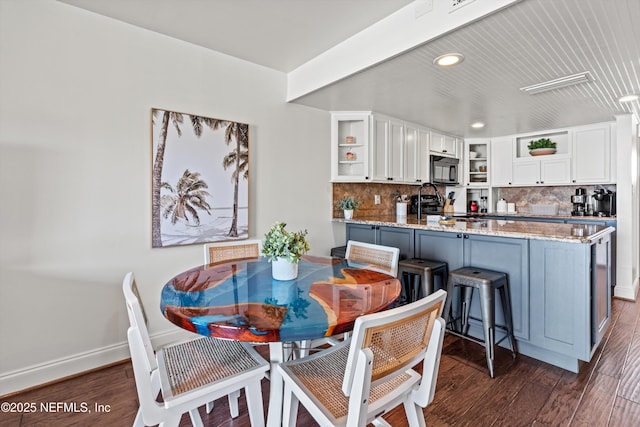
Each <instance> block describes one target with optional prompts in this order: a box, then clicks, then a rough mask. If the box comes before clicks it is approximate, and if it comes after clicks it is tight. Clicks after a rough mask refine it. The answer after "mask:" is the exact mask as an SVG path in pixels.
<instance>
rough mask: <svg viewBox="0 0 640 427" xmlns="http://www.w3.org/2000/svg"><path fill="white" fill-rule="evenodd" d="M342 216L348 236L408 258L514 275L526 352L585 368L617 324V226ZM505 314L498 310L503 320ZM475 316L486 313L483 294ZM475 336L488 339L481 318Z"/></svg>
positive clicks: (517, 326) (516, 314) (519, 333)
mask: <svg viewBox="0 0 640 427" xmlns="http://www.w3.org/2000/svg"><path fill="white" fill-rule="evenodd" d="M334 221H342V222H345V223H346V227H347V230H346V236H347V240H360V241H366V242H370V243H377V244H381V245H388V246H395V247H399V248H400V253H401V256H402V257H406V258H410V257H415V258H426V259H433V260H439V261H445V262H447V263H448V264H449V269H450V270H452V269H456V268H459V267H463V266H474V267H479V268H486V269H490V270H496V271H502V272H505V273H507V274H508V276H509V286H510V290H511V304H512V308H513V324H514V335H515V337H516V340H517V346H518V352H519V353H521V354H524V355H527V356H530V357H533V358H535V359H538V360H542V361H544V362H547V363H550V364H552V365H555V366H559V367H561V368H564V369H567V370H570V371H572V372H578V371H579V369H580V365H581V363H583V362H589V361H590V360H591V357H592V356H593V354H594V352H595V350H596V348H597V347H598V344H599V343H600V341H601V340H602V337H603V336H604V333H605V332H606V330H607V328H608V326H609V323H610V317H611V269H612V266H611V233H612V232H614V231H615V229H614V228H613V227H609V226H603V225H595V224H564V223H562V224H557V223H545V222H535V221H509V220H492V219H478V218H466V219H464V218H463V219H457V220H456V221H455V223H454V224H451V225H441V224H439V223H437V222H434V223H426V222H425V220H424V219H423V220H422V221H421V222H420V223H418V221H417V220H416V218H415V217H411V216H409V217H407V218H406V219H404V218H402V219H401V220H400V221H397V220H396V218H391V217H376V218H374V217H367V218H356V219H353V220H343V219H334ZM436 285H438V284H437V283H436ZM454 298H457V296H454ZM498 300H499V299H498ZM498 304H499V302H498ZM501 313H502V310H501V309H500V308H499V307H498V308H497V309H496V322H497V323H502V320H503V319H502V318H501V317H500V316H501ZM471 315H472V316H473V317H476V318H479V317H480V308H479V304H478V298H474V300H473V304H472V307H471ZM470 333H471V334H472V335H475V336H477V337H482V329H481V325H480V322H479V321H476V322H475V323H472V326H471V329H470ZM497 338H498V340H499V339H500V338H501V337H500V336H498V337H497Z"/></svg>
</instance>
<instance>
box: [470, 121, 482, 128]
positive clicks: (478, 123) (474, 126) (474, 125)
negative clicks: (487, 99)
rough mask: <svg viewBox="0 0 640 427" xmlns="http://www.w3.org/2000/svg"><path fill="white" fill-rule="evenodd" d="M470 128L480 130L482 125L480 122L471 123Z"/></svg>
mask: <svg viewBox="0 0 640 427" xmlns="http://www.w3.org/2000/svg"><path fill="white" fill-rule="evenodd" d="M471 127H472V128H474V129H482V128H483V127H484V123H482V122H473V123H471Z"/></svg>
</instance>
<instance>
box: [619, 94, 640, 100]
mask: <svg viewBox="0 0 640 427" xmlns="http://www.w3.org/2000/svg"><path fill="white" fill-rule="evenodd" d="M638 98H640V96H638V95H635V94H630V95H625V96H621V97H620V98H618V101H619V102H633V101H636V100H637V99H638Z"/></svg>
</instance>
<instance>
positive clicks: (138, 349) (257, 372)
mask: <svg viewBox="0 0 640 427" xmlns="http://www.w3.org/2000/svg"><path fill="white" fill-rule="evenodd" d="M122 287H123V293H124V296H125V301H126V305H127V314H128V316H129V323H130V327H129V329H128V331H127V337H128V341H129V349H130V352H131V362H132V365H133V371H134V377H135V381H136V389H137V391H138V399H139V401H140V407H139V409H138V413H137V414H136V418H135V421H134V424H133V425H134V426H143V425H147V426H149V425H156V424H160V425H161V426H171V425H175V426H177V425H178V424H179V422H180V418H181V417H182V414H184V413H185V412H188V413H189V415H190V417H191V421H192V423H193V425H194V426H202V425H203V424H202V419H201V417H200V414H199V412H198V407H200V406H202V405H205V404H207V403H209V402H213V401H214V400H216V399H219V398H221V397H224V396H229V405H230V407H232V405H234V403H235V406H236V408H235V414H234V410H233V408H232V409H231V413H232V417H234V418H235V417H237V416H238V408H237V397H238V396H239V394H240V390H242V389H244V391H245V396H246V399H247V408H248V411H249V420H250V422H251V425H252V426H258V427H262V426H264V413H263V405H262V391H261V384H260V382H261V380H262V378H264V376H265V374H266V372H267V371H268V369H269V362H267V361H266V360H264V359H263V358H262V357H261V356H260V355H259V354H258V353H257V352H256V351H255V350H254V349H253V348H252V347H251V346H250V345H247V344H245V343H240V342H237V341H230V340H219V339H215V338H208V337H203V338H199V339H194V340H191V341H187V342H184V343H180V344H174V345H170V346H166V347H163V348H161V349H158V350H157V351H154V349H153V347H152V345H151V339H150V337H149V332H148V330H147V325H146V318H145V313H144V310H143V308H142V305H141V303H140V299H139V294H138V291H137V286H136V283H135V279H134V276H133V273H127V275H126V276H125V278H124V281H123V286H122ZM159 394H160V395H161V396H162V401H161V402H158V401H157V397H158V395H159Z"/></svg>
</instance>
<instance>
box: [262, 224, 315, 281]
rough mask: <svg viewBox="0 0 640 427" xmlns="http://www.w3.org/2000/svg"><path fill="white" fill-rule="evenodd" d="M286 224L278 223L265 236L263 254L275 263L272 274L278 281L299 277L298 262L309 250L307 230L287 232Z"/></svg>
mask: <svg viewBox="0 0 640 427" xmlns="http://www.w3.org/2000/svg"><path fill="white" fill-rule="evenodd" d="M286 226H287V224H285V223H284V222H276V223H275V224H273V225H272V226H271V228H270V229H269V231H268V232H267V234H265V235H264V243H263V244H262V254H263V255H264V256H265V257H266V258H267V259H268V260H269V261H271V262H272V263H273V266H272V273H273V278H274V279H276V280H291V279H295V278H296V277H298V262H299V261H300V258H301V257H302V255H304V254H305V253H306V252H307V251H308V250H309V243H308V242H307V239H306V235H307V230H304V231H302V230H301V231H287V230H285V227H286Z"/></svg>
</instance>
